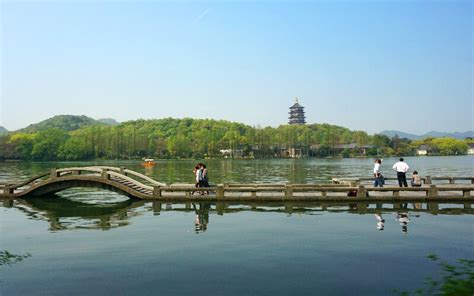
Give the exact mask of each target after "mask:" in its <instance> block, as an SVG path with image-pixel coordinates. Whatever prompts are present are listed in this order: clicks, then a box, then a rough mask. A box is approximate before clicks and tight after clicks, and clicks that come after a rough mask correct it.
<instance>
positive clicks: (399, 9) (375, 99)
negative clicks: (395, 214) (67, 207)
mask: <svg viewBox="0 0 474 296" xmlns="http://www.w3.org/2000/svg"><path fill="white" fill-rule="evenodd" d="M472 15H473V7H472V3H471V2H470V1H449V0H446V1H429V0H426V1H368V2H363V1H216V2H203V1H175V2H171V1H170V2H168V1H139V2H135V1H133V2H131V1H130V2H128V1H102V2H98V1H87V2H86V1H51V2H43V1H11V0H4V1H3V2H2V4H1V20H2V30H1V33H2V36H1V37H2V38H1V57H2V59H1V105H0V109H1V115H0V125H3V126H5V127H6V128H7V129H10V130H13V129H18V128H22V127H24V126H26V125H28V124H30V123H34V122H38V121H40V120H43V119H46V118H48V117H51V116H53V115H57V114H84V115H88V116H91V117H94V118H104V117H111V118H115V119H117V120H119V121H125V120H132V119H137V118H146V119H148V118H163V117H170V116H171V117H180V118H181V117H195V118H214V119H226V120H231V121H239V122H243V123H247V124H250V125H255V126H262V127H263V126H267V125H270V126H277V125H279V124H284V123H286V121H287V112H288V107H289V106H290V105H292V104H293V101H294V97H296V96H298V97H299V98H300V102H301V104H302V105H304V106H305V107H306V112H307V121H308V122H309V123H321V122H326V123H331V124H337V125H342V126H346V127H349V128H351V129H360V130H365V131H367V132H369V133H375V132H380V131H382V130H385V129H398V130H403V131H407V132H413V133H419V134H420V133H424V132H427V131H430V130H439V131H465V130H470V129H474V127H473V119H472V118H473V113H474V109H473V73H472V69H473V66H474V63H473V57H472V46H473V29H472V28H473V16H472Z"/></svg>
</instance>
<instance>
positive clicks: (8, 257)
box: [0, 250, 31, 267]
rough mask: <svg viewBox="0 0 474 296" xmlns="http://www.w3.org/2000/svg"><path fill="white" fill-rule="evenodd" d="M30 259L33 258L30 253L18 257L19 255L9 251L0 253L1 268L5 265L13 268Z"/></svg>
mask: <svg viewBox="0 0 474 296" xmlns="http://www.w3.org/2000/svg"><path fill="white" fill-rule="evenodd" d="M29 257H31V254H29V253H26V254H24V255H18V254H13V253H10V252H9V251H7V250H1V251H0V267H2V266H4V265H8V266H11V265H13V264H15V263H18V262H21V261H23V260H24V259H26V258H29Z"/></svg>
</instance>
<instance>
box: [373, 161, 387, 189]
mask: <svg viewBox="0 0 474 296" xmlns="http://www.w3.org/2000/svg"><path fill="white" fill-rule="evenodd" d="M381 165H382V160H380V159H376V160H375V164H374V178H375V180H374V187H378V186H380V187H383V184H384V183H385V182H384V178H383V176H382V174H381V173H380V166H381Z"/></svg>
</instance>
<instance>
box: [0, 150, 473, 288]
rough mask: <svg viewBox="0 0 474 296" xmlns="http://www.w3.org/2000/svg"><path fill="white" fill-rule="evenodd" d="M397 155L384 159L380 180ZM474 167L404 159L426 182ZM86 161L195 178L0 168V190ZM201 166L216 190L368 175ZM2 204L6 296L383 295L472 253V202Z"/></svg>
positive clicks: (285, 164) (58, 199)
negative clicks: (101, 167)
mask: <svg viewBox="0 0 474 296" xmlns="http://www.w3.org/2000/svg"><path fill="white" fill-rule="evenodd" d="M395 160H396V159H385V160H384V162H383V169H384V172H385V175H386V176H391V174H393V173H392V172H391V170H390V167H391V165H392V164H393V162H395ZM473 160H474V158H473V157H468V156H461V157H428V158H407V162H408V163H409V164H410V166H411V167H412V168H413V169H416V170H418V171H420V173H421V174H422V175H431V176H441V175H454V176H471V175H473V167H474V166H473V164H474V163H473ZM92 164H107V165H115V166H126V167H128V168H130V169H134V170H137V171H141V172H145V173H146V174H148V175H150V176H152V177H153V178H155V179H157V180H160V181H164V182H186V183H191V182H192V181H193V175H192V166H193V164H194V162H193V161H158V164H157V166H156V167H155V168H153V169H152V170H145V169H144V168H142V167H141V166H140V164H139V163H137V162H132V161H127V162H103V163H91V162H87V163H67V162H60V163H26V162H5V163H0V182H6V181H15V180H19V179H25V178H27V177H29V176H32V175H35V174H37V173H40V172H43V171H45V170H48V169H50V168H52V167H69V166H77V165H92ZM206 164H207V165H208V168H209V171H210V174H211V181H212V182H213V183H219V182H224V181H225V182H298V183H312V182H320V183H321V182H328V181H329V180H330V178H331V177H335V176H337V177H355V176H370V174H371V170H372V164H373V160H371V159H339V160H320V159H310V160H252V161H250V160H248V161H247V160H242V161H231V160H212V161H207V162H206ZM0 201H1V200H0ZM1 202H2V203H1V204H0V222H1V226H0V227H1V228H0V251H2V253H1V255H2V256H1V257H0V260H1V261H0V262H1V265H0V294H1V295H84V294H86V295H104V294H118V295H204V294H210V295H290V294H291V295H313V294H320V295H386V294H392V293H393V292H392V290H393V289H400V290H410V291H413V290H414V289H416V288H420V287H421V288H423V287H426V286H424V284H423V282H424V280H425V279H426V278H427V277H428V276H432V277H435V278H436V277H439V276H440V274H441V268H440V267H438V265H437V264H436V262H433V261H431V260H428V259H427V258H426V256H427V255H429V254H431V253H434V254H436V255H438V256H439V257H440V258H441V259H443V260H445V261H448V262H450V263H453V262H456V260H457V259H459V258H464V259H473V258H474V251H473V249H474V236H473V234H474V233H473V231H474V215H473V214H474V210H473V209H472V207H473V206H472V205H470V204H417V203H415V204H412V203H410V204H390V203H385V204H333V203H327V204H315V203H270V204H229V203H218V204H206V203H195V204H193V203H187V204H167V203H158V202H144V201H137V200H129V199H127V198H125V197H123V196H120V195H118V194H116V193H112V192H107V191H100V190H95V189H90V188H89V189H72V190H67V191H64V192H61V193H59V194H58V196H44V197H40V198H28V199H18V200H15V201H9V200H3V201H1ZM380 219H384V220H385V222H384V223H381V222H380ZM5 251H8V252H9V253H10V254H14V255H18V256H22V255H24V256H25V258H23V260H22V261H19V262H15V258H14V257H12V256H9V255H5V254H6V253H5ZM8 263H9V264H8Z"/></svg>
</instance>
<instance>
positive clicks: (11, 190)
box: [3, 184, 15, 196]
mask: <svg viewBox="0 0 474 296" xmlns="http://www.w3.org/2000/svg"><path fill="white" fill-rule="evenodd" d="M3 190H4V193H5V195H6V196H10V195H13V194H14V193H15V188H13V187H12V186H11V185H10V184H7V185H5V188H4V189H3Z"/></svg>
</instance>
